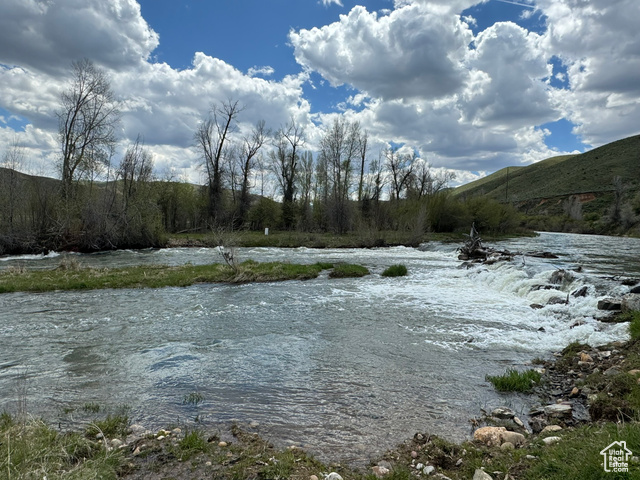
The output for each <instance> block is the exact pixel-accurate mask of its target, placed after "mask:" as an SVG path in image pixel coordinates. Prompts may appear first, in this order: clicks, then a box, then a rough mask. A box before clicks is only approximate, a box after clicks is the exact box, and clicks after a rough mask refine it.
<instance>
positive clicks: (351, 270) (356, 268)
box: [329, 263, 369, 278]
mask: <svg viewBox="0 0 640 480" xmlns="http://www.w3.org/2000/svg"><path fill="white" fill-rule="evenodd" d="M365 275H369V269H368V268H366V267H363V266H361V265H354V264H352V263H343V264H340V265H336V266H335V267H334V268H333V270H332V271H331V273H329V278H357V277H364V276H365Z"/></svg>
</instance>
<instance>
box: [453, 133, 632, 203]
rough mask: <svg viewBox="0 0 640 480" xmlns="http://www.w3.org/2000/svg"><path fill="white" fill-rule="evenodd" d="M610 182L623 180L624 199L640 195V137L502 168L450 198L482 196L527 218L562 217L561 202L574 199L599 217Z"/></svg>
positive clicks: (610, 190) (610, 195)
mask: <svg viewBox="0 0 640 480" xmlns="http://www.w3.org/2000/svg"><path fill="white" fill-rule="evenodd" d="M615 177H620V179H621V180H622V185H623V186H624V189H625V196H626V197H630V196H632V194H634V193H635V192H637V191H639V190H640V135H636V136H633V137H628V138H624V139H622V140H618V141H615V142H612V143H609V144H607V145H603V146H601V147H598V148H595V149H593V150H590V151H588V152H585V153H582V154H579V155H565V156H558V157H552V158H548V159H546V160H542V161H540V162H537V163H534V164H532V165H528V166H526V167H507V168H503V169H502V170H499V171H497V172H495V173H493V174H491V175H488V176H487V177H485V178H482V179H479V180H476V181H475V182H471V183H469V184H466V185H463V186H461V187H458V188H456V189H455V190H454V194H455V195H458V196H462V197H463V198H470V197H474V196H479V195H486V196H488V197H490V198H493V199H495V200H498V201H500V202H508V203H512V204H514V205H516V206H517V207H519V208H520V209H521V210H525V211H527V212H529V213H561V211H562V202H563V201H564V200H566V199H567V198H569V197H573V196H575V197H577V198H578V199H579V200H580V202H581V203H583V204H585V203H589V202H594V201H596V200H599V201H596V202H595V203H594V204H593V205H592V207H593V208H590V209H587V211H588V210H592V211H597V212H598V213H599V214H601V213H602V211H603V210H604V209H605V208H606V207H607V206H608V204H609V203H610V202H611V199H612V198H613V196H614V195H613V194H614V192H615V190H616V187H614V178H615ZM554 200H555V201H554ZM554 207H555V208H554Z"/></svg>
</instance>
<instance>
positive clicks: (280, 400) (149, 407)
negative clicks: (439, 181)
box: [0, 233, 640, 462]
mask: <svg viewBox="0 0 640 480" xmlns="http://www.w3.org/2000/svg"><path fill="white" fill-rule="evenodd" d="M492 246H495V247H497V248H499V249H509V250H511V251H520V252H526V251H543V250H544V251H549V252H552V253H555V254H556V255H558V256H559V258H557V259H543V258H533V257H525V256H522V257H516V258H515V259H514V260H513V261H511V262H503V263H498V264H494V265H490V266H476V267H473V268H470V269H467V268H460V265H461V263H462V262H460V261H459V260H458V259H457V253H456V252H455V249H456V245H451V244H440V243H429V244H425V245H424V246H423V247H422V248H420V249H414V248H405V247H394V248H380V249H371V250H361V249H345V250H316V249H306V248H298V249H277V248H248V249H240V251H239V256H240V259H241V260H244V259H254V260H257V261H273V260H282V261H290V262H295V263H315V262H317V261H330V262H349V263H358V264H362V265H365V266H367V267H368V268H369V269H370V270H371V272H372V274H371V275H370V276H367V277H364V278H360V279H339V280H338V279H328V278H327V274H326V272H325V273H323V274H322V275H321V276H320V277H319V278H318V279H315V280H310V281H304V282H301V281H290V282H279V283H264V284H247V285H217V284H214V285H195V286H192V287H187V288H163V289H155V290H154V289H144V290H128V289H124V290H96V291H84V292H51V293H41V294H30V293H15V294H3V295H0V411H2V410H3V409H4V410H7V411H10V412H11V411H13V410H15V409H16V408H17V406H18V405H19V404H20V403H21V402H23V401H24V400H25V399H26V402H27V409H28V411H29V412H30V413H32V414H34V415H40V416H43V417H44V418H45V419H47V420H49V421H51V422H56V423H60V424H61V425H62V424H63V423H67V422H69V417H70V416H71V417H72V416H73V414H72V413H71V414H70V413H69V412H72V411H73V409H80V407H81V406H82V405H85V404H86V403H88V402H92V403H97V404H100V405H112V406H113V405H118V404H126V405H128V406H129V407H130V413H129V414H130V417H131V418H132V420H133V421H134V422H136V423H142V424H143V425H145V426H147V427H149V428H159V427H164V426H168V425H180V426H185V427H187V428H195V427H197V426H198V425H200V424H203V425H204V426H205V427H207V428H217V427H220V428H222V426H224V425H228V424H229V423H231V422H238V423H239V424H240V425H249V424H250V423H251V422H257V423H258V424H259V426H258V427H256V428H257V431H259V432H260V433H261V434H262V435H264V436H265V437H266V438H269V439H270V440H272V441H273V442H274V443H276V444H278V445H287V444H289V443H292V444H296V445H300V446H304V447H306V448H307V449H308V450H310V451H311V452H313V453H316V454H318V455H319V456H320V457H321V458H322V457H325V456H326V457H328V456H329V455H330V456H331V458H332V459H336V458H338V459H341V460H344V461H353V462H364V461H366V460H367V459H368V458H369V457H370V456H372V455H375V454H379V453H381V452H382V451H384V450H385V449H387V448H389V447H392V446H394V445H395V444H397V443H399V442H401V441H402V440H404V439H406V438H408V437H410V436H412V435H413V434H414V433H415V432H417V431H422V432H430V433H433V434H437V435H441V436H443V437H445V438H448V439H451V440H456V441H458V440H462V439H464V438H467V437H468V436H469V434H470V433H471V428H470V425H469V423H468V420H469V419H470V418H472V417H476V416H478V415H479V413H480V409H489V408H493V407H497V406H500V405H508V406H511V407H512V408H515V409H516V410H517V411H519V412H521V413H522V412H526V410H527V409H528V407H529V405H530V403H531V402H532V401H535V399H530V398H528V397H525V396H518V395H501V394H498V393H496V392H495V391H494V389H493V387H492V386H491V385H490V384H489V383H487V382H486V381H485V375H487V374H500V373H503V372H504V371H505V370H506V369H507V368H510V367H515V368H525V365H527V364H528V362H530V361H531V360H532V359H533V358H535V357H549V356H550V355H551V354H552V352H553V351H557V350H559V349H561V348H563V347H564V346H565V345H566V344H568V343H569V342H571V341H574V340H579V341H582V342H588V343H590V344H592V345H597V344H602V343H606V342H608V341H612V340H620V339H625V338H626V337H627V333H626V326H625V325H621V324H606V323H602V322H600V321H598V320H597V317H598V316H599V315H600V313H599V312H598V310H597V301H598V299H600V298H603V297H604V296H609V295H611V294H622V293H625V292H626V291H628V287H623V286H622V285H621V283H620V282H619V280H618V277H619V276H623V277H640V261H639V259H638V258H639V257H638V253H639V252H640V240H638V239H623V238H612V237H596V236H586V235H580V236H579V235H568V234H549V233H542V234H540V235H539V236H538V237H535V238H523V239H516V240H510V241H505V242H500V243H496V244H493V245H492ZM75 256H76V257H77V259H78V260H79V261H80V262H81V263H82V264H83V265H86V266H92V267H97V268H100V267H106V266H109V267H114V266H125V265H139V264H165V265H179V264H184V263H187V262H191V263H193V264H199V263H210V262H212V261H214V262H219V261H221V257H220V256H219V254H218V253H217V251H216V249H206V248H202V249H163V250H144V251H119V252H110V253H98V254H91V255H75ZM60 259H61V256H60V255H58V254H56V253H52V254H49V255H47V256H14V257H2V258H0V269H5V268H10V267H15V266H23V267H26V268H52V267H55V266H56V265H58V263H59V262H60ZM397 263H402V264H404V265H406V266H407V268H408V270H409V275H408V276H406V277H401V278H384V277H381V276H380V273H381V272H382V271H383V270H384V268H386V267H387V266H389V265H393V264H397ZM557 269H566V270H571V276H572V279H571V280H570V281H565V282H564V283H563V284H561V285H556V286H554V287H553V288H548V289H545V288H544V286H548V285H550V278H551V275H552V273H553V272H554V271H555V270H557ZM576 270H579V271H576ZM582 286H587V296H585V297H579V298H575V297H573V296H570V295H569V304H555V305H547V302H548V301H549V300H550V299H552V298H553V297H561V298H565V299H566V298H567V295H568V294H570V293H571V292H573V291H575V290H577V289H579V288H581V287H582ZM558 288H559V290H558ZM535 303H537V304H541V305H546V306H544V308H541V309H533V308H531V306H530V305H531V304H535ZM189 399H191V400H193V399H198V401H197V402H194V401H190V400H189ZM254 427H255V423H254Z"/></svg>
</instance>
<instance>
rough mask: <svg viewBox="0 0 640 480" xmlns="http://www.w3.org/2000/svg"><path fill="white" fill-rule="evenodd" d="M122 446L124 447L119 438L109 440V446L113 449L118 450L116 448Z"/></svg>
mask: <svg viewBox="0 0 640 480" xmlns="http://www.w3.org/2000/svg"><path fill="white" fill-rule="evenodd" d="M122 445H124V442H123V441H122V440H120V439H119V438H114V439H112V440H111V446H112V447H113V448H118V447H121V446H122Z"/></svg>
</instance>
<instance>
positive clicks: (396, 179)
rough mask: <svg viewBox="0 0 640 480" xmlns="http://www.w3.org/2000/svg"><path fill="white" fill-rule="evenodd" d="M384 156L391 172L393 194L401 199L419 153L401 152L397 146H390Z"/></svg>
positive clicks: (396, 198)
mask: <svg viewBox="0 0 640 480" xmlns="http://www.w3.org/2000/svg"><path fill="white" fill-rule="evenodd" d="M384 156H385V158H386V166H387V169H388V170H389V173H390V174H391V196H392V197H393V198H394V199H395V200H399V199H400V196H401V195H402V193H403V192H404V191H405V190H406V189H407V187H408V186H409V182H410V180H411V178H412V176H413V169H414V166H415V160H416V159H417V154H416V153H415V152H414V153H413V154H411V155H410V154H408V153H400V152H399V151H398V149H396V148H388V149H386V150H385V151H384Z"/></svg>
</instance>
